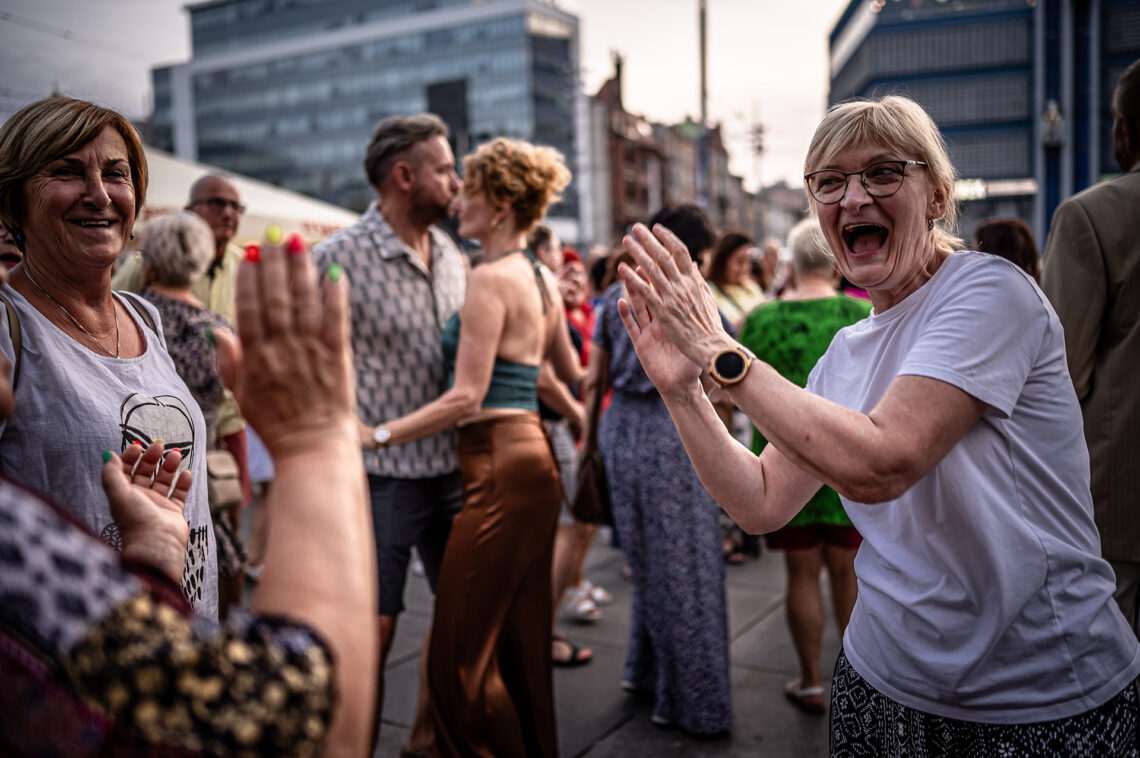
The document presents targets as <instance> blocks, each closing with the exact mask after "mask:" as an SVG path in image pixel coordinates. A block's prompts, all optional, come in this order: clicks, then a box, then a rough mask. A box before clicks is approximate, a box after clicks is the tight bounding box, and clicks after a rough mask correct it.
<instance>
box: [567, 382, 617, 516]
mask: <svg viewBox="0 0 1140 758" xmlns="http://www.w3.org/2000/svg"><path fill="white" fill-rule="evenodd" d="M602 384H603V382H602V381H601V380H600V379H599V380H598V381H597V382H595V383H594V386H593V388H592V390H591V393H590V394H591V396H592V397H591V398H589V400H592V401H593V405H592V406H591V407H590V427H589V429H590V432H589V434H587V435H586V441H585V443H584V444H583V446H582V457H581V460H580V461H579V463H578V489H577V491H576V492H575V493H574V499H573V500H572V501H571V502H570V512H571V513H572V514H574V518H575V519H577V520H578V521H579V522H580V523H583V524H598V525H603V526H609V525H611V524H613V522H614V515H613V511H612V510H611V508H610V490H609V486H608V485H607V483H606V467H605V464H604V463H602V451H601V450H599V449H598V417H599V416H601V412H602Z"/></svg>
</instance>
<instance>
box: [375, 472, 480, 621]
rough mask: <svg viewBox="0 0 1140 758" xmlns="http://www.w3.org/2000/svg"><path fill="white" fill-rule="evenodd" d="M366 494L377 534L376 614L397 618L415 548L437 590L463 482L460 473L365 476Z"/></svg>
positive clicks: (460, 498) (432, 584)
mask: <svg viewBox="0 0 1140 758" xmlns="http://www.w3.org/2000/svg"><path fill="white" fill-rule="evenodd" d="M368 493H369V496H370V499H371V501H372V527H373V529H374V530H375V533H376V568H377V571H378V572H379V579H380V615H382V616H397V615H399V614H400V612H401V611H403V610H404V584H405V582H406V581H407V576H408V562H409V560H410V558H411V551H412V547H413V546H414V547H415V548H416V551H417V552H418V553H419V555H420V558H421V559H422V560H423V562H424V573H425V574H426V575H427V580H428V583H429V584H431V588H432V591H433V592H434V591H435V583H436V579H438V577H439V566H440V564H441V563H442V562H443V550H444V548H445V547H447V537H448V535H449V534H450V533H451V520H452V519H453V518H455V514H457V513H459V511H460V510H461V509H462V508H463V478H462V477H461V476H460V474H459V472H458V471H454V472H452V473H450V474H444V475H442V476H435V477H429V478H426V479H396V478H393V477H387V476H376V475H374V474H369V475H368Z"/></svg>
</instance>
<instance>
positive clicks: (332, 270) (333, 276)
mask: <svg viewBox="0 0 1140 758" xmlns="http://www.w3.org/2000/svg"><path fill="white" fill-rule="evenodd" d="M343 275H344V269H343V268H341V265H340V264H339V263H334V264H332V265H331V266H329V269H328V271H326V272H325V276H327V277H328V278H329V281H330V282H332V283H333V284H336V283H337V282H339V281H340V278H341V276H343Z"/></svg>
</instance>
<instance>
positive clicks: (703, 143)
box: [697, 0, 712, 209]
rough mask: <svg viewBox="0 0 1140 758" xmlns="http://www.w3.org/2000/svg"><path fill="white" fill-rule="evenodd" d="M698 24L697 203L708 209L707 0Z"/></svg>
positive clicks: (701, 6) (709, 188) (700, 11)
mask: <svg viewBox="0 0 1140 758" xmlns="http://www.w3.org/2000/svg"><path fill="white" fill-rule="evenodd" d="M699 3H700V6H699V11H698V24H697V27H698V29H699V34H700V55H701V128H700V132H699V135H700V136H699V137H698V138H697V205H699V206H700V207H702V208H705V209H708V207H709V195H710V194H711V190H712V188H711V187H710V186H709V132H708V129H709V89H708V44H707V37H708V35H707V29H706V24H707V19H706V16H707V13H706V9H705V0H699Z"/></svg>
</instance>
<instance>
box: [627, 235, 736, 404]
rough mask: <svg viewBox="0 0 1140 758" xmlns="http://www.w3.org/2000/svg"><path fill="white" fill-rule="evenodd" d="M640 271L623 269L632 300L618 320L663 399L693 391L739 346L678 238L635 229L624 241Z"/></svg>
mask: <svg viewBox="0 0 1140 758" xmlns="http://www.w3.org/2000/svg"><path fill="white" fill-rule="evenodd" d="M622 244H623V245H624V246H625V249H626V250H628V251H629V252H630V254H631V255H632V256H633V258H634V260H635V261H636V262H637V270H636V271H635V270H634V269H633V268H631V267H629V266H627V265H626V264H624V263H623V264H621V265H620V266H619V267H618V276H620V277H621V280H622V282H623V283H624V284H625V289H626V294H625V297H623V298H622V299H621V300H620V301H619V302H618V314H619V315H620V316H621V319H622V323H623V324H624V325H625V328H626V331H627V332H629V336H630V339H631V340H633V346H634V349H636V351H637V357H638V358H639V359H640V360H641V365H642V367H643V368H644V369H645V373H646V374H647V375H648V376H649V379H650V380H651V381H652V382H653V384H654V386H655V387H657V390H658V391H659V392H660V393H662V394H663V395H668V394H670V393H675V392H683V391H687V390H689V389H691V388H692V386H693V385H694V383H695V382H696V380H697V379H698V378H699V377H700V375H701V372H702V371H703V370H705V369H707V368H708V366H709V363H710V362H711V360H712V358H713V356H714V355H716V354H717V353H718V352H720V351H721V350H724V349H726V348H729V347H732V346H734V345H735V344H736V341H735V340H733V339H732V337H731V336H729V334H728V333H727V332H726V331H725V330H724V326H723V324H722V323H721V319H720V312H719V311H718V310H717V307H716V302H715V301H714V300H713V296H712V292H711V291H710V290H709V288H708V285H707V284H706V283H705V280H704V277H702V276H701V272H700V269H698V268H697V264H696V262H694V261H693V260H692V258H691V257H690V256H689V251H688V249H687V248H686V247H685V245H684V244H683V243H682V242H681V240H679V239H678V238H677V236H676V235H675V234H673V233H672V232H671V231H669V230H668V229H666V228H665V227H664V226H662V225H660V224H657V225H656V226H655V227H654V228H653V230H652V232H651V231H650V230H649V229H648V228H647V227H646V226H645V225H644V224H634V226H633V229H632V231H631V232H630V234H627V235H626V236H625V238H624V239H623V240H622Z"/></svg>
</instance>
